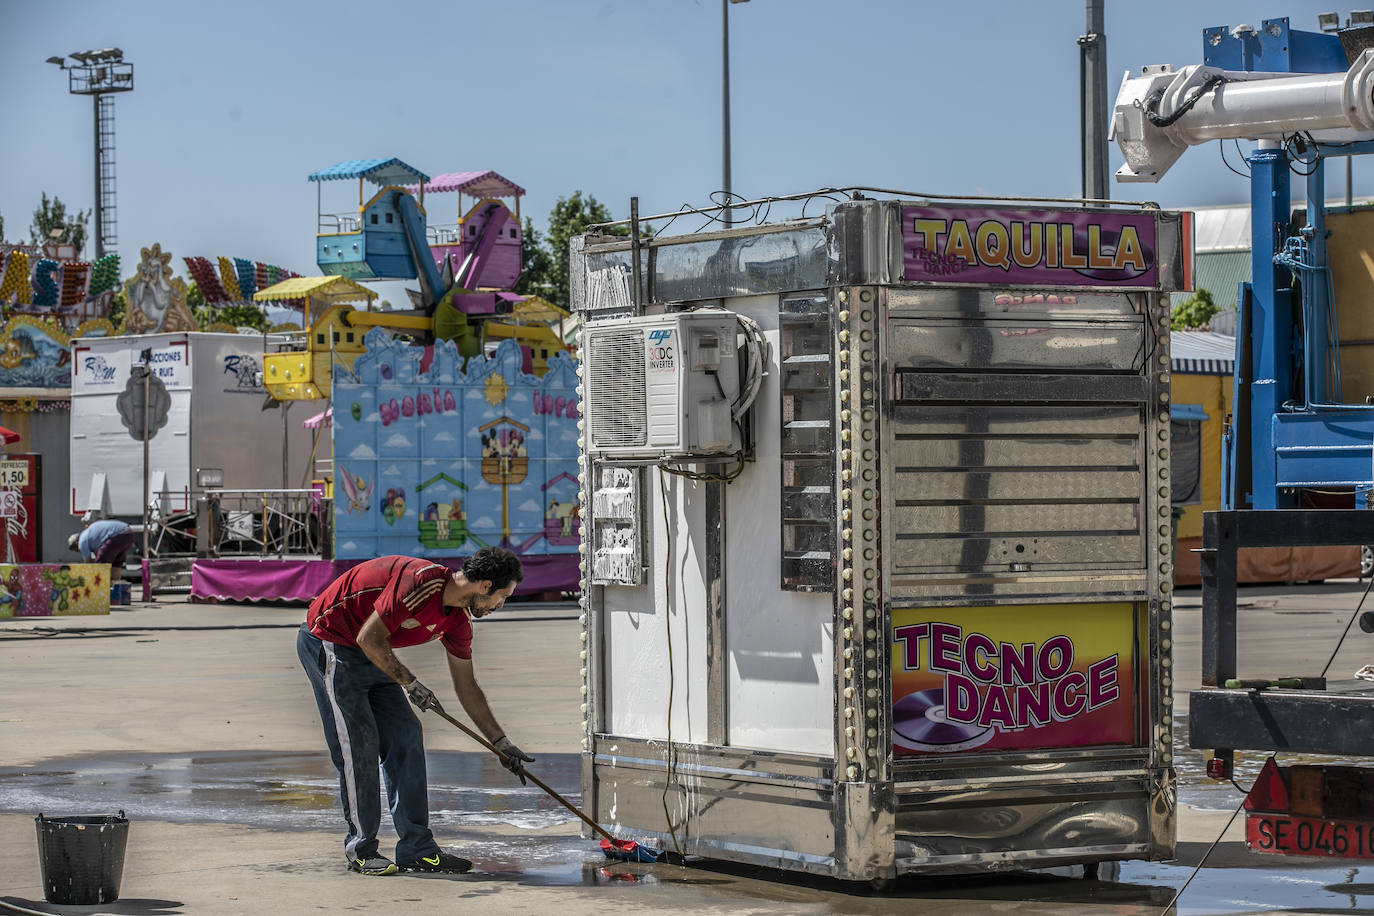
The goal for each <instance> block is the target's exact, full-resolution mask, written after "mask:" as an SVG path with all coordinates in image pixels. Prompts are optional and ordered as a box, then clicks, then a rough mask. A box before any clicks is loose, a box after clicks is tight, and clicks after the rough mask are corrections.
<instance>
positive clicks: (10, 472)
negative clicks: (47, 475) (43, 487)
mask: <svg viewBox="0 0 1374 916" xmlns="http://www.w3.org/2000/svg"><path fill="white" fill-rule="evenodd" d="M28 485H29V463H28V462H27V461H0V488H4V489H16V490H18V489H23V488H24V487H27V486H28Z"/></svg>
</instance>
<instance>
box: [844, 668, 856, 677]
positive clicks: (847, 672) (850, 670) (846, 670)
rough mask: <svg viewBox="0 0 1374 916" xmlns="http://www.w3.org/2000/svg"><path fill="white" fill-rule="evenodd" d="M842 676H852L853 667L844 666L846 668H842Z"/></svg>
mask: <svg viewBox="0 0 1374 916" xmlns="http://www.w3.org/2000/svg"><path fill="white" fill-rule="evenodd" d="M844 676H845V677H846V678H851V677H853V676H854V669H853V668H846V669H844Z"/></svg>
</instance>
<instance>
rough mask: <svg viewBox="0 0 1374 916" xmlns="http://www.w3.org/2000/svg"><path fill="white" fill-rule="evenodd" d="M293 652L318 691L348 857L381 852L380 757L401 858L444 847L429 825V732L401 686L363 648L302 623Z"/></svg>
mask: <svg viewBox="0 0 1374 916" xmlns="http://www.w3.org/2000/svg"><path fill="white" fill-rule="evenodd" d="M296 654H297V655H299V656H300V659H301V665H302V666H303V667H304V668H305V673H306V675H307V676H308V677H309V678H310V686H311V687H312V688H314V690H315V702H316V704H318V705H319V708H320V719H321V721H322V722H323V724H324V740H325V742H326V743H328V745H329V756H330V757H331V758H332V759H333V761H334V768H335V769H336V770H338V771H339V798H340V800H341V801H342V802H343V814H344V820H345V821H347V822H348V837H347V839H346V840H345V842H344V854H345V855H346V856H347V857H348V859H349V860H350V861H352V860H353V859H366V858H369V857H371V856H375V855H377V854H378V852H377V830H378V828H379V827H380V826H381V822H382V801H381V786H380V785H379V784H378V779H377V762H378V761H379V760H380V761H381V772H382V776H383V777H384V778H385V780H386V795H387V799H388V800H389V801H390V802H391V823H392V825H393V826H394V827H395V828H396V835H397V836H398V837H399V838H400V839H399V841H398V842H397V843H396V861H397V862H413V861H415V860H416V859H418V858H420V857H421V856H429V855H433V854H434V853H435V852H437V851H438V850H439V845H438V844H437V843H435V842H434V834H433V833H431V832H430V829H429V785H428V782H427V780H426V776H425V745H424V733H423V732H422V731H421V729H420V720H419V719H417V718H416V717H415V713H413V712H412V711H411V709H410V703H409V702H408V701H407V699H406V694H405V691H404V690H402V689H401V685H400V684H397V683H396V682H395V681H393V680H392V679H391V678H389V677H387V676H386V675H385V674H384V673H383V672H382V669H380V668H378V667H377V666H376V665H374V664H372V662H371V661H370V660H369V659H368V657H367V655H365V654H364V653H363V650H361V649H358V648H355V647H353V646H341V645H337V644H335V643H331V642H325V641H324V640H321V639H319V638H317V637H315V636H313V635H311V633H310V631H309V630H308V629H306V627H305V625H304V624H302V625H301V628H300V632H299V634H298V635H297V636H296Z"/></svg>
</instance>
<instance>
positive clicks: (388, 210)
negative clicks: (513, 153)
mask: <svg viewBox="0 0 1374 916" xmlns="http://www.w3.org/2000/svg"><path fill="white" fill-rule="evenodd" d="M309 178H310V180H311V181H313V182H317V183H323V182H326V181H357V182H358V210H357V213H356V215H355V214H354V213H326V212H324V209H323V193H322V192H321V194H320V198H321V199H320V206H319V207H318V217H317V226H318V228H317V232H316V237H315V261H316V263H317V264H318V265H319V268H320V271H321V272H322V273H324V274H328V275H333V276H343V277H348V278H349V279H352V280H412V279H413V280H418V281H419V284H420V290H419V292H420V305H421V308H422V309H423V310H424V311H425V312H426V313H429V314H433V313H434V310H435V308H436V307H437V306H438V305H439V303H440V302H441V301H442V300H443V299H444V297H445V296H446V295H448V294H450V293H453V294H455V296H454V298H453V300H452V301H453V304H454V307H455V308H457V309H458V310H459V311H460V312H462V313H463V314H465V315H469V316H473V315H481V314H493V313H495V312H496V311H497V310H498V306H497V301H496V298H495V296H494V295H493V294H490V293H488V294H485V295H482V294H478V290H483V289H485V290H503V289H509V288H510V287H512V286H514V285H515V282H516V280H518V279H519V277H520V245H521V228H520V215H519V207H520V197H521V196H523V195H524V193H525V191H524V189H523V188H521V187H520V186H519V185H516V184H514V183H513V182H511V181H508V180H507V179H505V178H502V177H501V176H500V175H498V174H496V173H495V172H491V171H486V172H453V173H450V174H446V175H440V176H438V177H436V178H433V179H431V178H430V177H429V176H428V175H426V174H425V173H423V172H421V171H420V170H419V169H416V168H414V167H413V166H410V165H407V164H406V163H404V162H402V161H401V160H399V159H396V158H389V159H350V160H347V161H344V162H340V163H337V164H335V165H332V166H330V167H329V168H326V169H320V170H319V171H317V172H312V173H311V174H310V176H309ZM367 183H371V184H373V185H375V186H376V187H377V190H376V191H374V192H373V194H372V196H371V197H367V196H366V194H365V184H367ZM455 191H456V192H457V193H458V203H459V211H460V213H461V209H462V204H463V195H464V194H468V195H472V196H475V197H477V202H476V203H475V204H474V205H473V206H472V207H471V208H470V209H469V210H468V212H467V213H466V214H465V215H462V216H460V217H459V220H458V222H457V224H456V225H452V226H434V227H430V226H429V224H428V218H427V214H426V212H425V206H424V200H425V193H426V192H429V193H431V194H433V193H443V192H455ZM502 197H509V198H512V199H514V201H515V205H516V210H515V212H514V213H512V212H511V211H510V209H509V208H508V207H507V206H506V205H505V204H504V203H502V202H501V200H500V199H499V198H502Z"/></svg>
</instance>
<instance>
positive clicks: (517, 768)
mask: <svg viewBox="0 0 1374 916" xmlns="http://www.w3.org/2000/svg"><path fill="white" fill-rule="evenodd" d="M492 747H494V748H496V749H497V750H498V751H500V752H501V753H502V755H503V759H502V760H501V766H503V767H505V768H506V769H508V770H510V771H511V772H512V773H514V774H515V775H516V776H519V777H520V785H522V786H526V785H529V783H528V782H526V781H525V764H526V763H534V758H533V757H531V756H530V755H529V754H526V753H525V752H524V751H522V750H520V748H518V747H516V746H515V744H514V743H513V742H512V741H511V740H510V739H509V738H507V737H506V736H505V735H502V736H501V737H500V738H499V739H497V741H496V743H495V744H493V745H492Z"/></svg>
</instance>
